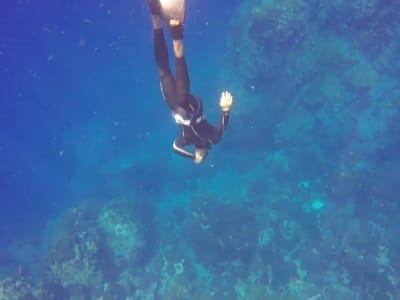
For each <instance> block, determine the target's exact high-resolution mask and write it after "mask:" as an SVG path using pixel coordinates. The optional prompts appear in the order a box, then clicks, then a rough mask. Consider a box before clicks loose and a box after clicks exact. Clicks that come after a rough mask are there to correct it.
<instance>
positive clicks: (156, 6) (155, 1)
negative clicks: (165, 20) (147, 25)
mask: <svg viewBox="0 0 400 300" xmlns="http://www.w3.org/2000/svg"><path fill="white" fill-rule="evenodd" d="M147 4H148V5H149V8H150V13H151V14H152V15H158V16H160V15H161V5H160V0H147Z"/></svg>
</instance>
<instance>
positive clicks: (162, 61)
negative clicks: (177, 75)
mask: <svg viewBox="0 0 400 300" xmlns="http://www.w3.org/2000/svg"><path fill="white" fill-rule="evenodd" d="M151 17H152V23H153V31H154V56H155V59H156V63H157V67H158V75H159V77H160V84H161V92H162V94H163V97H164V99H165V101H166V102H167V104H168V106H169V107H170V108H171V109H174V108H175V107H176V106H177V105H178V103H177V102H178V100H177V99H178V97H177V96H176V86H175V79H174V77H173V75H172V72H171V69H170V66H169V60H168V48H167V44H166V42H165V37H164V32H163V29H162V18H161V16H160V15H152V16H151Z"/></svg>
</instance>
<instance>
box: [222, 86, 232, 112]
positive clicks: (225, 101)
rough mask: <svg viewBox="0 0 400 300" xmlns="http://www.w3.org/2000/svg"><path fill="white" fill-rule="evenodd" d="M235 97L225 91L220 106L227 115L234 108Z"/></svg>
mask: <svg viewBox="0 0 400 300" xmlns="http://www.w3.org/2000/svg"><path fill="white" fill-rule="evenodd" d="M232 102H233V96H232V94H231V93H230V92H228V91H225V92H222V94H221V100H220V101H219V106H220V107H221V110H222V111H223V112H225V113H227V112H229V111H230V110H231V107H232Z"/></svg>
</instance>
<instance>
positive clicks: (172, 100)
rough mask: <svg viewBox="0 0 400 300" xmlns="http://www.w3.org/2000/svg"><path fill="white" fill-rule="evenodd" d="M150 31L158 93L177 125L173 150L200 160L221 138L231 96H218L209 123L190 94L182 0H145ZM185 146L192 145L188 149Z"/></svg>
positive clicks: (183, 2)
mask: <svg viewBox="0 0 400 300" xmlns="http://www.w3.org/2000/svg"><path fill="white" fill-rule="evenodd" d="M147 2H148V5H149V8H150V13H151V20H152V24H153V32H154V37H153V38H154V55H155V60H156V64H157V67H158V74H159V78H160V85H161V94H162V96H163V98H164V100H165V101H166V103H167V104H168V106H169V108H170V109H171V111H172V115H173V117H174V119H175V122H176V123H177V124H178V125H179V127H180V135H179V137H178V138H176V139H175V141H174V143H173V150H174V152H175V153H177V154H179V155H182V156H183V157H187V158H190V159H192V160H193V161H194V162H195V163H201V162H202V161H203V160H204V158H205V157H206V156H207V154H208V152H209V151H210V150H211V146H212V145H215V144H217V143H218V142H219V141H220V140H221V137H222V134H223V132H224V129H225V128H226V126H227V125H228V120H229V112H230V110H231V106H232V101H233V97H232V94H231V93H230V92H228V91H224V92H222V94H221V98H220V103H219V105H220V108H221V117H220V120H219V123H218V125H217V126H212V125H211V124H210V123H209V122H208V121H207V120H206V119H205V117H204V115H203V103H202V100H201V99H200V97H198V96H194V95H192V94H191V93H190V79H189V73H188V69H187V65H186V60H185V56H184V52H183V25H184V17H185V10H186V6H185V0H147ZM163 22H165V23H166V25H167V27H168V28H169V32H170V35H171V37H172V45H173V50H174V55H175V68H176V72H175V78H174V76H173V74H172V72H171V69H170V66H169V59H168V49H167V45H166V42H165V37H164V32H163ZM187 146H194V151H193V152H190V151H189V150H187V149H186V147H187Z"/></svg>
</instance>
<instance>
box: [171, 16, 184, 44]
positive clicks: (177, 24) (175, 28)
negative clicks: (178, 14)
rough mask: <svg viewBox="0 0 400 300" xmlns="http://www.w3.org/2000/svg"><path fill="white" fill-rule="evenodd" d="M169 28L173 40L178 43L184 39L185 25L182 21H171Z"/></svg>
mask: <svg viewBox="0 0 400 300" xmlns="http://www.w3.org/2000/svg"><path fill="white" fill-rule="evenodd" d="M168 27H169V32H170V33H171V37H172V39H173V40H175V41H176V40H182V39H183V24H182V22H181V21H180V20H175V19H170V20H169V22H168Z"/></svg>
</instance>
